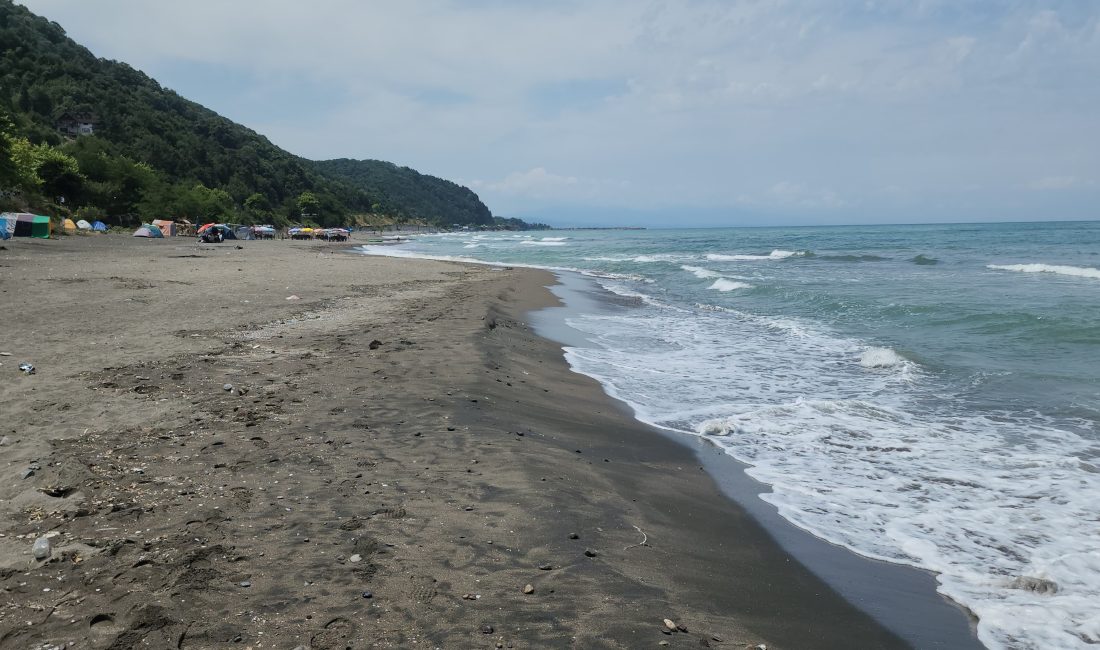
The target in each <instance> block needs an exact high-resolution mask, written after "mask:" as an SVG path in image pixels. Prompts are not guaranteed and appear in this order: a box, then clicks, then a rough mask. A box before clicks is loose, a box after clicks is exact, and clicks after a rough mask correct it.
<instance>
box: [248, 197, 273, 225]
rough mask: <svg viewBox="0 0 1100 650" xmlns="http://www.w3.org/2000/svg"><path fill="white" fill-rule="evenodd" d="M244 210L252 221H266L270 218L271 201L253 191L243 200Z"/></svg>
mask: <svg viewBox="0 0 1100 650" xmlns="http://www.w3.org/2000/svg"><path fill="white" fill-rule="evenodd" d="M244 211H245V214H246V215H248V216H249V217H250V218H251V219H252V220H253V221H266V220H268V219H270V218H271V201H268V200H267V197H266V196H264V195H263V194H260V193H259V192H255V193H253V194H251V195H249V197H248V198H247V199H245V200H244Z"/></svg>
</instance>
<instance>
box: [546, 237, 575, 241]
mask: <svg viewBox="0 0 1100 650" xmlns="http://www.w3.org/2000/svg"><path fill="white" fill-rule="evenodd" d="M567 239H569V238H568V237H543V238H542V239H541V240H540V241H565V240H567Z"/></svg>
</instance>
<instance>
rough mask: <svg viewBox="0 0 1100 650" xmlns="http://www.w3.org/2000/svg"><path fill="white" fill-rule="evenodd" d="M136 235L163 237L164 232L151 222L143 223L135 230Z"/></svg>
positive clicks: (154, 237)
mask: <svg viewBox="0 0 1100 650" xmlns="http://www.w3.org/2000/svg"><path fill="white" fill-rule="evenodd" d="M134 237H152V238H153V239H163V238H164V233H162V232H161V231H160V228H157V227H156V226H154V225H153V224H151V223H143V224H141V227H140V228H138V229H137V230H135V231H134Z"/></svg>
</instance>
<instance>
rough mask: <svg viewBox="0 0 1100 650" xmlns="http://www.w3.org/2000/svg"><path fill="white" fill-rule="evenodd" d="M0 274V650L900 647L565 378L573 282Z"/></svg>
mask: <svg viewBox="0 0 1100 650" xmlns="http://www.w3.org/2000/svg"><path fill="white" fill-rule="evenodd" d="M0 265H3V266H2V268H0V273H3V275H2V276H0V279H2V285H0V291H2V292H3V293H2V294H0V297H2V298H3V300H4V301H5V302H6V303H7V304H8V305H9V306H10V308H9V309H7V310H6V311H5V312H4V315H2V316H0V325H2V326H3V328H4V330H5V331H8V332H11V335H10V336H9V337H8V338H7V340H6V341H5V342H4V343H3V345H2V346H0V348H2V351H8V352H10V353H11V354H12V355H13V356H10V357H2V358H0V362H2V363H3V365H2V366H0V372H3V374H4V376H5V377H6V380H5V382H4V383H3V385H2V387H0V404H3V409H4V415H5V417H3V418H2V420H3V422H4V424H3V431H0V435H3V436H6V437H7V440H6V441H5V442H4V448H3V454H4V460H5V461H7V462H6V463H5V464H4V465H3V468H2V472H3V476H2V478H0V482H2V484H3V488H2V490H0V508H2V509H3V511H4V521H5V522H6V523H5V524H4V525H3V528H4V529H3V530H0V533H3V534H4V537H3V538H0V587H2V588H3V589H4V591H5V596H4V603H3V609H2V610H0V611H2V613H0V648H7V647H12V648H17V647H33V646H37V645H39V644H43V643H54V644H62V643H67V642H77V643H78V644H79V647H92V648H100V647H103V648H106V647H131V646H135V645H139V644H145V645H147V646H149V647H167V646H172V647H181V648H207V647H226V646H228V645H236V644H241V647H254V648H293V647H296V646H297V645H302V646H304V647H313V648H322V647H356V648H358V647H499V646H497V644H500V646H503V647H516V648H540V647H585V648H598V647H607V648H634V647H650V646H653V647H656V646H657V645H658V644H659V643H661V642H667V643H669V644H670V645H671V646H672V647H699V646H700V645H709V646H711V647H733V648H742V647H752V646H755V645H757V644H766V645H767V647H769V648H812V647H820V648H828V647H866V648H893V647H906V644H905V643H904V642H902V641H901V640H900V639H899V638H898V637H896V636H895V635H894V634H892V633H890V632H889V631H887V630H886V629H884V628H883V627H882V626H880V625H879V624H877V623H875V622H874V621H873V620H872V619H871V618H870V617H869V616H867V615H866V614H864V613H862V612H860V611H859V610H857V609H856V608H854V607H853V606H852V605H850V604H849V603H848V602H847V601H845V600H844V599H843V598H841V597H840V596H838V595H837V594H836V593H835V592H834V591H833V590H832V589H830V588H829V587H828V586H827V585H825V583H823V582H822V581H821V580H820V579H818V578H817V577H816V576H814V575H813V574H812V573H811V572H809V571H807V570H806V569H804V568H803V567H802V566H801V565H800V564H798V563H797V562H795V561H793V560H792V559H791V557H790V556H789V555H788V554H787V552H786V551H784V550H783V549H782V548H781V547H780V546H778V545H777V544H776V543H775V542H774V541H773V540H772V539H771V537H770V535H769V534H768V533H767V532H766V531H764V530H763V529H762V528H761V527H760V526H759V524H757V523H756V521H755V520H754V519H753V518H752V516H750V515H749V514H748V513H746V512H745V511H744V510H743V509H742V508H740V507H739V506H737V505H736V504H734V503H733V502H732V501H730V500H729V499H727V498H726V497H725V496H724V495H723V494H722V492H721V490H720V489H719V488H718V486H717V485H716V484H715V482H714V481H713V480H712V479H711V477H710V476H709V475H708V474H707V473H706V472H704V471H702V468H701V467H700V465H699V463H698V462H697V459H696V458H695V455H694V452H693V451H692V450H691V449H690V448H689V447H687V446H685V445H684V444H681V443H677V442H675V441H673V440H671V439H668V438H666V437H663V436H661V435H660V434H657V433H656V432H654V431H650V430H649V429H648V427H646V426H644V425H641V424H640V423H638V422H636V421H634V420H633V419H631V418H630V417H629V415H628V414H626V413H624V412H623V411H622V409H621V408H620V407H619V406H618V405H617V404H616V403H614V402H613V401H612V400H611V399H610V398H608V397H607V396H606V395H605V394H604V393H603V391H602V390H601V389H600V387H599V385H598V384H596V382H595V381H593V380H590V379H588V378H586V377H583V376H581V375H577V374H576V373H573V372H572V371H570V369H569V367H568V365H567V364H566V363H565V360H564V359H563V358H562V352H561V347H560V346H559V345H558V344H557V343H555V342H553V341H550V340H548V339H545V338H542V337H541V336H538V335H536V334H535V332H534V331H532V329H531V328H530V327H529V325H528V316H527V315H528V314H530V313H531V312H532V311H533V310H538V309H540V308H543V307H546V306H549V305H551V304H553V303H554V301H555V298H554V297H553V295H552V294H551V293H550V292H549V291H547V290H546V288H545V287H546V286H547V285H548V284H551V283H552V282H553V277H552V276H551V275H550V274H549V273H545V272H541V271H534V270H529V269H500V268H490V267H485V266H476V265H464V264H457V263H450V262H429V261H422V260H416V261H413V260H407V259H392V258H381V257H366V256H356V255H348V254H346V253H341V252H339V248H338V247H334V246H326V245H316V244H307V243H293V244H292V243H290V242H285V243H284V242H242V243H241V245H240V247H239V248H238V247H237V246H234V245H232V244H222V245H220V246H199V245H196V244H194V243H193V242H192V241H190V240H184V241H174V240H166V241H155V242H145V241H135V240H132V239H129V238H121V237H111V236H106V237H101V238H68V239H65V240H62V241H58V242H32V243H28V244H24V242H17V244H16V245H14V246H12V245H9V246H8V247H7V250H5V251H0ZM24 360H27V361H31V362H33V363H35V365H36V366H37V372H36V374H34V375H23V374H22V373H19V372H18V371H17V370H15V369H14V368H13V366H15V365H17V363H18V362H20V361H24ZM28 470H32V473H31V474H29V475H27V477H26V478H23V474H25V473H26V472H27V471H28ZM49 533H56V535H55V536H54V537H52V539H51V545H52V547H53V550H52V553H51V557H50V558H49V559H48V560H47V561H45V562H36V561H34V559H33V558H32V556H31V555H30V549H31V545H32V543H33V542H34V541H35V540H36V539H38V538H39V537H41V536H43V535H46V534H49ZM574 534H575V535H576V538H575V539H574V538H572V537H571V535H574ZM527 586H530V587H531V589H530V590H529V591H530V592H531V593H525V591H528V590H527V589H525V587H527ZM665 618H668V619H671V620H672V621H674V622H675V623H677V624H679V625H680V626H681V627H682V628H684V629H686V631H680V630H677V631H672V630H667V629H665V630H663V629H662V628H663V627H664V623H663V619H665ZM28 623H29V624H28ZM665 632H668V634H666V633H665Z"/></svg>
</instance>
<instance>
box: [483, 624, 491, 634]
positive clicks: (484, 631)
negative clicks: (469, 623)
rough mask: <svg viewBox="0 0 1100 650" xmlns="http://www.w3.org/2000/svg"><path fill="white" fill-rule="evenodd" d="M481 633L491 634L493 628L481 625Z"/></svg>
mask: <svg viewBox="0 0 1100 650" xmlns="http://www.w3.org/2000/svg"><path fill="white" fill-rule="evenodd" d="M481 633H482V634H492V633H493V626H492V625H482V626H481Z"/></svg>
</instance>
